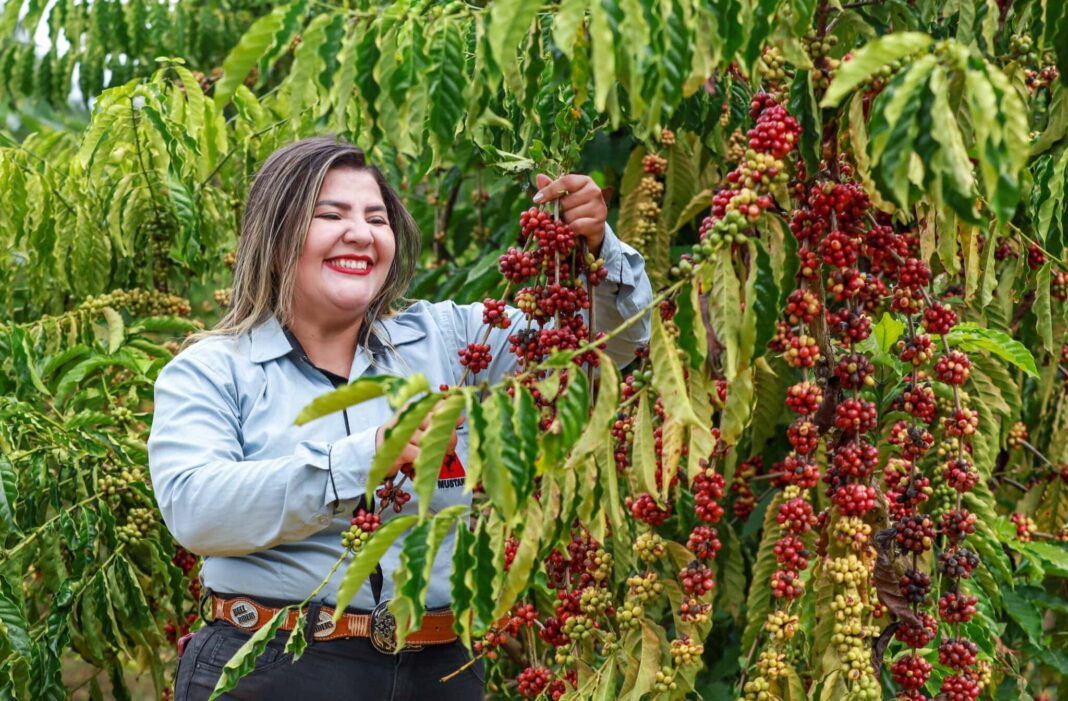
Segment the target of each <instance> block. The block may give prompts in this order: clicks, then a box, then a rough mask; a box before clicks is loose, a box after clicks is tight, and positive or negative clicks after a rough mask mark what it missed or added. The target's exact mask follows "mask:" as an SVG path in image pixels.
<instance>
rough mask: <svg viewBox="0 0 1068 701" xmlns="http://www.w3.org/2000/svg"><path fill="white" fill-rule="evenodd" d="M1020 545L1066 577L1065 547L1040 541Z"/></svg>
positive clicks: (1066, 552)
mask: <svg viewBox="0 0 1068 701" xmlns="http://www.w3.org/2000/svg"><path fill="white" fill-rule="evenodd" d="M1020 547H1026V548H1027V549H1028V550H1030V551H1031V552H1033V553H1034V554H1035V555H1037V556H1038V557H1039V558H1041V559H1042V560H1043V561H1044V562H1046V563H1047V564H1048V565H1050V566H1051V567H1053V568H1055V569H1056V570H1059V572H1060V576H1062V577H1068V550H1066V549H1065V548H1063V547H1061V546H1059V545H1056V544H1054V543H1044V542H1041V541H1034V542H1031V543H1026V544H1021V545H1020ZM1062 613H1068V611H1062Z"/></svg>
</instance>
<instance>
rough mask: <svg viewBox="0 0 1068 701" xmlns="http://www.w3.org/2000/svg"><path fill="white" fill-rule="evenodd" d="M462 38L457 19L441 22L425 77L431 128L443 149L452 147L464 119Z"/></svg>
mask: <svg viewBox="0 0 1068 701" xmlns="http://www.w3.org/2000/svg"><path fill="white" fill-rule="evenodd" d="M464 49H465V41H464V37H463V36H462V35H461V33H460V28H459V25H458V23H456V22H443V23H442V24H441V25H440V29H439V30H438V32H437V34H436V35H435V36H434V40H433V44H432V48H431V54H430V60H431V69H430V71H429V74H428V76H427V78H428V87H427V90H428V93H429V97H430V129H431V131H432V132H433V133H434V135H435V136H436V137H437V138H438V142H439V144H440V145H441V147H442V148H452V147H453V138H452V137H453V134H454V133H455V132H456V127H457V125H458V124H459V123H460V120H461V119H462V118H463V113H464V107H465V102H464V87H465V82H466V76H465V71H464V66H465V56H464Z"/></svg>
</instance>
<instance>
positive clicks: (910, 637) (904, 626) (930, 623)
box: [894, 611, 938, 650]
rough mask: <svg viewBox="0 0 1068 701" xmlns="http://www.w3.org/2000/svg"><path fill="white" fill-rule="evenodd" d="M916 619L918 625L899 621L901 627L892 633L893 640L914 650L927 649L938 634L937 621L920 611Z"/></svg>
mask: <svg viewBox="0 0 1068 701" xmlns="http://www.w3.org/2000/svg"><path fill="white" fill-rule="evenodd" d="M916 617H917V618H918V619H919V623H920V624H919V625H915V624H913V623H909V622H908V621H901V625H900V626H899V627H898V629H897V630H896V631H894V637H895V638H897V639H898V640H900V641H901V642H902V643H904V644H905V645H907V646H909V647H911V648H913V649H914V650H915V649H919V648H922V647H927V645H928V643H930V642H931V641H932V640H934V639H935V636H936V635H937V634H938V621H936V620H935V619H934V617H933V616H932V615H931V614H929V613H927V612H925V611H920V612H918V613H917V614H916Z"/></svg>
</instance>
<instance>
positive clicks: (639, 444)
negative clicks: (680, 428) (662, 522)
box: [633, 392, 660, 501]
mask: <svg viewBox="0 0 1068 701" xmlns="http://www.w3.org/2000/svg"><path fill="white" fill-rule="evenodd" d="M633 461H634V472H635V474H636V475H637V477H638V484H639V486H640V488H641V490H642V491H645V492H649V493H650V494H652V495H654V496H656V495H657V494H658V492H659V490H658V489H657V488H656V447H655V443H654V440H653V419H652V416H651V415H650V412H649V393H648V392H642V394H641V396H640V397H639V398H638V406H637V407H635V409H634V455H633ZM657 501H660V498H659V496H657Z"/></svg>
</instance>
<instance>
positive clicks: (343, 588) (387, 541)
mask: <svg viewBox="0 0 1068 701" xmlns="http://www.w3.org/2000/svg"><path fill="white" fill-rule="evenodd" d="M418 520H419V519H418V517H416V516H413V515H407V516H397V517H396V518H392V519H390V520H388V521H386V522H385V523H383V524H382V525H381V526H380V527H379V528H378V530H376V531H375V532H374V533H372V534H371V538H370V539H369V540H368V541H367V542H366V543H364V544H363V545H362V546H361V547H360V549H359V550H357V551H356V555H355V556H354V557H353V558H352V562H351V563H349V566H348V568H347V569H346V570H345V576H344V577H342V579H341V584H340V585H339V586H338V590H337V607H336V609H335V611H334V622H335V623H336V622H337V621H339V620H341V617H342V616H343V615H344V614H345V608H346V607H348V605H349V604H350V603H351V602H352V599H353V597H354V596H356V592H358V591H359V590H360V587H362V586H363V583H364V582H366V581H367V578H368V577H369V576H370V575H371V573H372V572H374V570H375V568H376V567H377V566H378V563H379V562H380V561H381V560H382V556H384V555H385V554H386V551H387V550H389V548H390V546H392V545H393V543H394V542H396V540H397V538H400V537H401V535H403V534H404V532H405V531H407V530H408V529H409V528H411V527H412V526H414V525H415V524H416V522H418Z"/></svg>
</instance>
